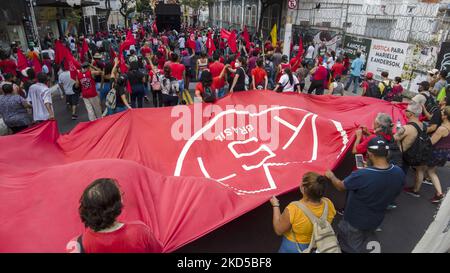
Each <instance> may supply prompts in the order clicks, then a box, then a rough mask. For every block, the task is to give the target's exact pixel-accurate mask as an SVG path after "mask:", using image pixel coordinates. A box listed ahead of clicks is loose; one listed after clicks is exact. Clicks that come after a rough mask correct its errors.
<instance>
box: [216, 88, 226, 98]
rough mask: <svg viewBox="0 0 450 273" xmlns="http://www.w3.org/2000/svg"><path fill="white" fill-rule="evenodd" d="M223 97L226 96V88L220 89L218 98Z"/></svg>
mask: <svg viewBox="0 0 450 273" xmlns="http://www.w3.org/2000/svg"><path fill="white" fill-rule="evenodd" d="M223 96H225V88H224V87H222V88H219V92H217V97H218V98H222V97H223Z"/></svg>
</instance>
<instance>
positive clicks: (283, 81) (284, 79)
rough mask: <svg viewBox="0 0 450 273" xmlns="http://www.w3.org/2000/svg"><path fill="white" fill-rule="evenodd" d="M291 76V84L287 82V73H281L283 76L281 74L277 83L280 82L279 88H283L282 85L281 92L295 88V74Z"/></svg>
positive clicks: (296, 81) (291, 90) (296, 82)
mask: <svg viewBox="0 0 450 273" xmlns="http://www.w3.org/2000/svg"><path fill="white" fill-rule="evenodd" d="M292 77H294V82H293V84H291V83H290V82H289V75H288V74H283V76H281V78H280V81H279V82H278V83H279V84H280V86H281V88H283V86H284V88H283V92H293V91H294V90H295V85H296V84H299V81H298V78H297V76H295V75H292Z"/></svg>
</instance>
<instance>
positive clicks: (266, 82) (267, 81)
mask: <svg viewBox="0 0 450 273" xmlns="http://www.w3.org/2000/svg"><path fill="white" fill-rule="evenodd" d="M268 84H269V78H267V75H266V76H265V77H264V90H267V85H268Z"/></svg>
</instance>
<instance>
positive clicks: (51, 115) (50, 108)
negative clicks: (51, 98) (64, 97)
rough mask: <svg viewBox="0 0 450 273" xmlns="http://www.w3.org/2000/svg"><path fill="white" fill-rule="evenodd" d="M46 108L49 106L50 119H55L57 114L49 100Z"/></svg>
mask: <svg viewBox="0 0 450 273" xmlns="http://www.w3.org/2000/svg"><path fill="white" fill-rule="evenodd" d="M45 108H47V111H48V114H49V117H48V119H55V114H54V113H53V109H52V104H51V103H49V102H47V103H45Z"/></svg>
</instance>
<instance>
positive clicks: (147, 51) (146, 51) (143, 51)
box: [141, 47, 152, 57]
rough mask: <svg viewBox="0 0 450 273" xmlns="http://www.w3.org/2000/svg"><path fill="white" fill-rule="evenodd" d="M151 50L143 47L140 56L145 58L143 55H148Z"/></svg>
mask: <svg viewBox="0 0 450 273" xmlns="http://www.w3.org/2000/svg"><path fill="white" fill-rule="evenodd" d="M151 52H152V50H151V49H150V48H149V47H143V48H141V54H142V56H144V57H145V55H147V54H150V53H151Z"/></svg>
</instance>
